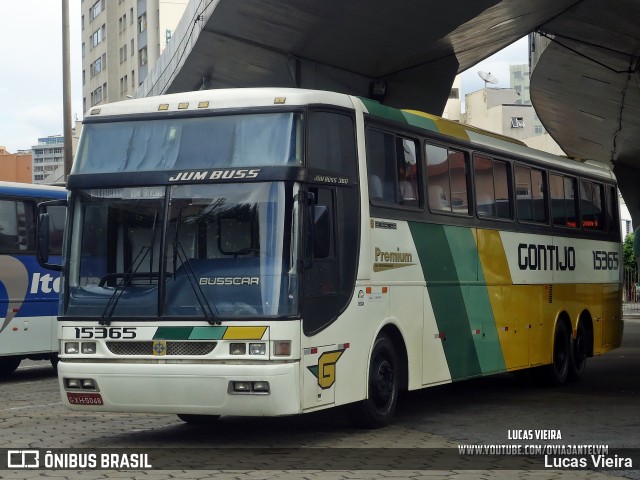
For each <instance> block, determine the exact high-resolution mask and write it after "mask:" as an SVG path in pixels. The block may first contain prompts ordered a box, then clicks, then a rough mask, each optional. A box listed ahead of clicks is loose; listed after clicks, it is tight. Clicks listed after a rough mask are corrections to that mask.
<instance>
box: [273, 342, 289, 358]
mask: <svg viewBox="0 0 640 480" xmlns="http://www.w3.org/2000/svg"><path fill="white" fill-rule="evenodd" d="M273 355H274V356H276V357H288V356H289V355H291V340H276V341H275V342H273Z"/></svg>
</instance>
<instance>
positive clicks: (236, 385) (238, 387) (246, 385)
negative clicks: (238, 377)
mask: <svg viewBox="0 0 640 480" xmlns="http://www.w3.org/2000/svg"><path fill="white" fill-rule="evenodd" d="M233 390H234V391H235V392H250V391H251V382H233Z"/></svg>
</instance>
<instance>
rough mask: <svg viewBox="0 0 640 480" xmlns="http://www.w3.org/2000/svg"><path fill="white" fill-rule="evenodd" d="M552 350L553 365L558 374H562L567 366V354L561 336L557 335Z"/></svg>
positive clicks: (563, 339)
mask: <svg viewBox="0 0 640 480" xmlns="http://www.w3.org/2000/svg"><path fill="white" fill-rule="evenodd" d="M554 343H555V345H554V349H553V365H554V367H555V369H556V371H557V372H558V373H562V372H563V371H564V369H565V368H566V367H567V366H568V363H567V360H568V358H569V357H568V352H567V346H566V342H565V338H564V336H563V335H557V336H556V340H555V342H554Z"/></svg>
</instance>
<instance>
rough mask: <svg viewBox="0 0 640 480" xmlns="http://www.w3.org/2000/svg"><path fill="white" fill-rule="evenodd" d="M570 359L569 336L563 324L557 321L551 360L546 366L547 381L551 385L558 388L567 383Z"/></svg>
mask: <svg viewBox="0 0 640 480" xmlns="http://www.w3.org/2000/svg"><path fill="white" fill-rule="evenodd" d="M570 358H571V336H570V335H569V330H568V329H567V325H566V324H565V322H563V321H562V320H559V321H558V323H557V324H556V331H555V333H554V335H553V358H552V359H551V365H548V366H547V380H548V381H549V383H550V384H551V385H553V386H559V385H562V384H564V383H565V382H566V381H567V377H568V374H569V364H570V363H571V360H570Z"/></svg>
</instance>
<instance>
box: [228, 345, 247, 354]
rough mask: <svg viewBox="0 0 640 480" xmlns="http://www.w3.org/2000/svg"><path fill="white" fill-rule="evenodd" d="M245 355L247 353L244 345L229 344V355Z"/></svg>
mask: <svg viewBox="0 0 640 480" xmlns="http://www.w3.org/2000/svg"><path fill="white" fill-rule="evenodd" d="M245 353H247V344H246V343H230V344H229V355H244V354H245Z"/></svg>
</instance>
